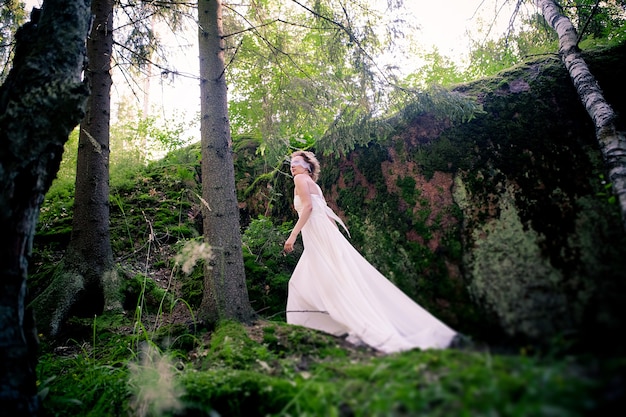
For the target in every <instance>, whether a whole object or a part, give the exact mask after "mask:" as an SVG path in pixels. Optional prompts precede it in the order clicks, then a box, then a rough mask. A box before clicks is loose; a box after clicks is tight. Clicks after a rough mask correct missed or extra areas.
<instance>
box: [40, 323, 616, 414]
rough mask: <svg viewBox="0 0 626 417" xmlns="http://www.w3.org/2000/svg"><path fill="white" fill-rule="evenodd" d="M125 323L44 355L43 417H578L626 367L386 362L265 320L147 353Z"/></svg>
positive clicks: (553, 361) (517, 359) (577, 361)
mask: <svg viewBox="0 0 626 417" xmlns="http://www.w3.org/2000/svg"><path fill="white" fill-rule="evenodd" d="M129 324H130V323H123V322H122V323H119V324H118V325H117V327H110V326H111V324H108V326H109V327H106V328H105V327H103V328H102V329H101V330H99V331H98V332H97V334H96V335H95V337H94V338H93V341H90V340H83V341H79V340H74V341H73V343H70V344H69V346H68V347H66V348H65V349H60V348H59V347H58V346H57V347H56V348H55V349H54V350H51V351H47V352H45V353H44V354H43V355H42V356H41V359H40V363H39V368H38V372H39V380H40V381H42V382H41V385H40V389H41V390H42V393H45V394H46V395H45V398H44V402H43V405H44V409H45V413H44V415H46V416H76V415H81V416H111V415H143V416H149V415H153V416H156V415H159V416H182V415H193V416H216V415H221V416H246V417H249V416H417V415H419V416H485V417H488V416H489V417H490V416H520V417H521V416H562V417H568V416H572V417H573V416H585V415H590V414H592V413H599V412H602V411H603V410H605V407H608V406H609V405H615V404H612V403H611V402H610V401H609V400H610V399H609V397H608V395H609V394H610V388H611V381H612V380H613V379H614V378H615V377H617V375H619V371H620V370H623V369H624V363H623V361H616V362H615V363H611V364H610V365H608V367H607V365H606V364H604V365H602V366H600V362H598V361H597V360H595V359H594V360H592V359H589V358H587V359H584V358H580V357H578V358H576V357H563V358H550V357H539V356H535V357H532V356H525V355H523V354H516V355H510V354H494V353H492V352H490V351H489V350H488V349H481V350H479V349H467V350H459V349H449V350H433V351H431V350H429V351H419V350H414V351H409V352H404V353H400V354H393V355H381V354H378V353H376V352H373V351H371V350H369V349H365V348H355V347H353V346H350V345H348V344H346V343H345V342H344V341H343V340H342V339H339V338H335V337H332V336H328V335H325V334H322V333H319V332H316V331H313V330H309V329H305V328H301V327H296V326H290V325H287V324H285V323H284V322H272V321H259V322H257V323H255V324H253V325H249V326H245V325H242V324H239V323H233V322H223V323H222V324H221V325H220V326H218V327H217V328H216V329H215V331H214V332H212V333H209V332H199V333H196V334H193V338H192V339H193V343H192V344H191V345H188V346H187V348H186V349H167V348H166V349H163V348H159V347H158V346H156V345H154V344H152V343H150V341H146V342H145V343H143V344H142V346H149V347H150V349H148V350H146V349H144V348H142V349H136V348H135V346H137V345H136V343H135V339H134V337H135V336H133V335H132V333H128V328H129V327H130V325H129ZM165 329H166V328H165ZM179 330H180V329H179ZM161 331H163V329H162V330H161ZM189 334H190V335H191V334H192V332H191V331H189ZM147 352H148V353H147ZM601 368H602V369H601ZM604 415H611V414H604Z"/></svg>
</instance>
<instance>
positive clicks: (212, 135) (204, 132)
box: [198, 0, 253, 323]
mask: <svg viewBox="0 0 626 417" xmlns="http://www.w3.org/2000/svg"><path fill="white" fill-rule="evenodd" d="M198 20H199V29H198V41H199V49H200V50H199V52H200V92H201V104H200V112H201V115H202V117H201V122H200V136H201V145H202V196H203V198H204V199H205V200H206V202H207V206H208V207H207V206H205V207H204V212H203V219H204V236H205V239H206V240H207V242H208V243H209V244H210V245H211V247H212V249H213V254H214V255H213V256H214V257H213V259H212V261H211V262H209V267H208V268H207V270H206V271H205V280H204V287H205V288H204V295H203V299H202V303H201V305H200V312H199V317H200V319H202V320H205V321H207V322H209V323H215V322H216V321H217V320H220V319H234V320H238V321H244V322H245V321H249V320H250V319H251V318H252V316H253V311H252V308H251V306H250V301H249V299H248V290H247V288H246V280H245V271H244V266H243V254H242V249H241V232H240V226H239V207H238V203H237V197H236V192H235V168H234V164H233V156H232V143H231V136H230V126H229V122H228V101H227V94H226V79H225V77H224V41H223V37H222V2H221V0H198Z"/></svg>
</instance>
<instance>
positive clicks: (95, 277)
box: [33, 0, 121, 336]
mask: <svg viewBox="0 0 626 417" xmlns="http://www.w3.org/2000/svg"><path fill="white" fill-rule="evenodd" d="M91 12H92V14H93V16H94V21H93V24H92V29H91V33H90V35H89V38H88V40H87V58H88V67H87V71H86V74H85V80H86V81H87V83H88V85H89V87H90V91H91V94H90V96H89V99H88V101H87V114H86V115H85V118H84V119H83V120H82V123H81V126H80V137H79V143H78V156H77V163H76V189H75V195H74V208H73V217H72V236H71V239H70V243H69V245H68V248H67V250H66V253H65V257H64V259H63V261H62V262H61V263H60V264H59V266H58V268H57V270H56V271H55V274H54V278H53V280H52V283H51V284H50V285H49V287H48V288H47V289H46V290H45V291H44V292H43V293H42V294H41V295H40V296H39V297H37V299H36V300H35V301H34V302H33V308H34V310H35V315H36V317H37V322H38V327H39V331H40V332H42V333H44V334H47V335H50V336H55V335H57V333H58V331H59V329H60V326H61V325H62V323H63V321H64V320H65V319H66V318H67V316H68V315H69V314H70V313H71V314H76V315H79V316H83V317H93V316H94V315H97V314H100V313H102V311H103V310H104V309H107V310H114V309H121V302H120V300H119V295H118V294H119V292H118V291H117V287H118V285H117V282H118V278H117V272H116V269H115V265H114V262H113V251H112V249H111V240H110V234H109V121H110V107H111V95H110V93H111V85H112V79H111V72H110V67H111V54H112V51H113V32H112V30H111V29H112V26H113V0H93V2H92V5H91Z"/></svg>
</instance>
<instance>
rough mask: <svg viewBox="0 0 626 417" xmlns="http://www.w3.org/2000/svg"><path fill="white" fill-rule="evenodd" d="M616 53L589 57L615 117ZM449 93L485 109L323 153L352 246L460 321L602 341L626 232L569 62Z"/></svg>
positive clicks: (619, 57) (615, 306)
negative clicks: (462, 119) (463, 119)
mask: <svg viewBox="0 0 626 417" xmlns="http://www.w3.org/2000/svg"><path fill="white" fill-rule="evenodd" d="M625 52H626V47H624V46H622V47H619V48H614V49H607V50H602V51H596V52H594V53H593V54H592V53H588V54H587V55H586V60H587V63H588V65H589V66H590V68H591V70H592V72H593V73H594V75H595V76H596V78H597V79H598V81H599V83H600V86H601V87H602V88H603V89H604V92H605V97H606V98H607V100H608V101H609V102H610V103H611V104H612V106H613V107H614V109H615V110H616V112H617V113H618V114H625V113H626V103H625V99H624V96H623V95H620V94H619V92H621V91H625V90H626V89H625V86H624V84H625V82H626V81H625V79H624V77H622V76H620V75H619V74H624V73H625V71H626V59H625V57H626V53H625ZM456 90H457V92H459V93H461V94H464V95H466V96H468V97H472V98H474V99H476V100H477V101H478V102H480V104H481V105H482V109H483V110H484V112H483V113H481V114H478V115H477V116H476V117H475V118H474V119H472V120H471V121H470V122H467V123H463V124H454V123H451V122H449V121H446V120H440V119H437V118H435V117H434V116H432V115H429V114H420V115H417V116H414V117H413V118H412V119H411V120H401V121H400V123H399V125H398V127H397V128H396V134H395V135H393V136H392V137H390V138H389V139H387V140H385V141H384V142H377V143H371V144H369V145H368V146H367V147H361V148H356V149H355V150H354V151H352V152H351V153H350V154H348V155H346V156H345V157H341V158H339V159H334V158H332V159H331V158H322V167H323V169H322V175H321V178H320V185H321V186H322V188H323V189H324V190H325V193H326V195H327V200H329V203H330V204H331V205H333V204H334V205H335V206H334V207H333V208H335V209H336V211H337V213H338V214H339V215H340V216H342V217H343V218H344V219H345V220H346V223H347V225H348V227H349V228H350V233H351V235H352V241H353V243H354V244H355V246H356V247H357V248H358V249H359V250H360V251H361V252H362V253H363V254H364V255H365V256H366V257H367V258H368V259H369V260H370V261H371V262H372V263H373V264H374V265H375V266H376V267H378V268H379V269H380V270H381V272H383V273H384V274H385V275H386V276H387V277H388V278H389V279H390V280H392V281H393V282H394V283H396V284H397V285H398V286H399V287H401V288H402V289H403V290H404V291H405V292H406V293H408V294H409V295H410V296H412V297H413V298H414V299H416V300H417V301H418V302H419V303H420V304H422V305H423V306H425V307H426V308H428V309H429V310H431V311H433V312H434V313H435V314H436V315H437V316H439V317H440V318H441V319H443V320H444V321H446V322H448V323H449V324H450V325H452V326H453V327H455V328H456V329H459V330H460V331H464V332H466V333H469V334H471V335H474V336H476V337H478V338H481V339H484V340H487V341H490V342H500V341H518V342H521V343H528V342H530V343H541V342H543V341H548V340H550V339H552V338H554V337H565V338H567V339H568V338H570V337H575V340H577V341H579V342H580V341H582V342H583V343H585V342H589V343H590V344H593V347H598V346H601V345H603V344H604V345H605V346H609V344H607V343H604V341H607V342H608V341H610V340H612V339H613V335H614V334H615V332H618V331H621V330H624V324H625V323H626V320H624V319H625V318H626V317H625V315H626V308H624V306H626V279H624V278H626V256H625V255H626V233H625V232H624V230H623V229H622V227H621V224H620V219H619V212H618V209H617V206H616V205H615V204H612V203H611V202H610V201H609V197H610V195H609V193H608V189H607V184H606V183H605V181H604V179H603V172H604V167H603V163H602V159H601V155H600V152H599V151H598V145H597V143H596V141H595V133H594V127H593V125H592V122H591V120H590V118H589V116H588V115H587V113H586V112H585V110H584V108H583V106H582V105H581V104H580V101H579V100H578V96H577V95H576V92H575V90H574V88H573V86H572V83H571V81H570V79H569V76H568V74H567V72H566V70H565V68H564V67H563V65H562V64H561V62H560V61H559V60H558V58H556V57H548V58H543V59H540V60H536V61H533V62H530V63H527V64H525V65H521V66H519V67H516V68H513V69H511V70H509V71H507V72H505V73H502V74H500V75H499V76H497V77H493V78H489V79H485V80H481V81H478V82H475V83H472V84H468V85H463V86H460V87H458V88H457V89H456ZM622 129H623V126H622ZM288 187H289V184H288V183H287V184H285V188H286V190H287V191H286V192H285V193H283V194H284V195H289V192H290V190H289V188H288ZM285 210H288V207H285V206H275V207H274V212H273V213H272V215H273V216H274V215H276V216H277V217H279V218H280V217H283V218H285V217H287V216H289V217H292V216H293V213H288V212H287V211H285ZM261 214H264V213H261ZM610 346H612V347H615V343H612V344H611V345H610Z"/></svg>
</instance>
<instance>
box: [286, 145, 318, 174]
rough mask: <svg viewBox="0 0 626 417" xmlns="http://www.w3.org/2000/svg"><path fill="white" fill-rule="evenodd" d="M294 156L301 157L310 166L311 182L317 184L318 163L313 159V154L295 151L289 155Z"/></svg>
mask: <svg viewBox="0 0 626 417" xmlns="http://www.w3.org/2000/svg"><path fill="white" fill-rule="evenodd" d="M295 156H301V157H302V159H304V160H305V161H306V162H307V163H308V164H309V165H310V166H311V169H310V170H309V173H310V175H311V178H312V179H313V181H315V182H317V179H318V178H319V177H320V162H319V161H318V160H317V158H316V157H315V154H314V153H313V152H310V151H295V152H294V153H292V154H291V157H292V158H293V157H295Z"/></svg>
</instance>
